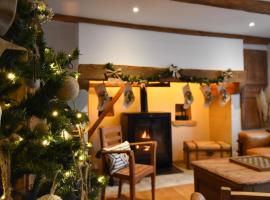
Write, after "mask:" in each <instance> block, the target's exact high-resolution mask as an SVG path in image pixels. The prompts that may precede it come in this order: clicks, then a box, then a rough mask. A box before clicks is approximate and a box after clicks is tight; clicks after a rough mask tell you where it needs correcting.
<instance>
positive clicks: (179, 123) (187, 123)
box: [172, 120, 197, 127]
mask: <svg viewBox="0 0 270 200" xmlns="http://www.w3.org/2000/svg"><path fill="white" fill-rule="evenodd" d="M196 124H197V122H196V121H194V120H175V121H172V125H173V126H175V127H179V126H196Z"/></svg>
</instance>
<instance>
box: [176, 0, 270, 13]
mask: <svg viewBox="0 0 270 200" xmlns="http://www.w3.org/2000/svg"><path fill="white" fill-rule="evenodd" d="M172 1H178V2H184V3H192V4H200V5H205V6H213V7H219V8H227V9H233V10H242V11H246V12H252V13H259V14H266V15H270V2H267V1H259V0H218V1H217V0H172Z"/></svg>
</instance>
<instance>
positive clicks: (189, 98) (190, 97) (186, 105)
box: [183, 84, 193, 109]
mask: <svg viewBox="0 0 270 200" xmlns="http://www.w3.org/2000/svg"><path fill="white" fill-rule="evenodd" d="M183 94H184V99H185V103H184V109H188V108H189V107H190V106H191V104H192V102H193V95H192V93H191V90H190V87H189V84H186V85H185V86H184V87H183Z"/></svg>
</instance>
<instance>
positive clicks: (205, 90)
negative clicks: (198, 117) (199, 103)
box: [200, 85, 215, 106]
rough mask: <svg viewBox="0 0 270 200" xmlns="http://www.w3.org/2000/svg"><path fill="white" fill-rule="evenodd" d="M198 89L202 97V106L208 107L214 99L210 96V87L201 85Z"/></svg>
mask: <svg viewBox="0 0 270 200" xmlns="http://www.w3.org/2000/svg"><path fill="white" fill-rule="evenodd" d="M200 89H201V91H202V93H203V96H204V105H205V106H209V105H210V104H211V103H212V102H213V101H214V99H215V97H214V95H213V94H212V91H211V87H210V86H209V85H203V86H201V88H200Z"/></svg>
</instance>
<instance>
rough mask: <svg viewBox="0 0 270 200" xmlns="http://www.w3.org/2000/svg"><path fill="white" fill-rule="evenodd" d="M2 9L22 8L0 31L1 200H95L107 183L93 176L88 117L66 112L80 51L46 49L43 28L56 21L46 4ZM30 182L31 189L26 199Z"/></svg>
mask: <svg viewBox="0 0 270 200" xmlns="http://www.w3.org/2000/svg"><path fill="white" fill-rule="evenodd" d="M1 4H7V5H8V4H9V5H11V4H14V5H15V6H14V5H13V7H14V8H15V9H16V4H17V9H16V15H15V18H14V20H13V19H12V23H11V26H10V27H8V30H6V31H3V30H2V31H0V168H1V182H2V191H1V195H2V197H1V199H6V200H10V199H27V200H32V199H33V200H35V199H37V198H39V199H49V198H51V199H61V198H62V199H73V200H76V199H80V200H87V199H95V198H96V197H97V195H98V193H99V191H100V189H101V188H102V187H104V185H105V184H106V178H105V177H104V176H102V175H95V174H93V172H92V170H91V157H90V156H89V152H90V151H91V147H92V145H91V144H90V143H88V141H87V138H85V133H86V132H87V121H88V117H87V116H86V114H85V113H83V112H81V111H79V110H76V108H74V107H73V106H69V105H68V104H67V101H68V100H69V101H71V100H74V99H75V98H76V96H77V95H78V92H79V85H78V82H77V80H76V78H77V77H78V74H76V73H70V72H69V71H68V68H70V66H72V61H73V60H75V59H77V58H78V56H79V51H78V50H77V49H75V50H74V51H73V52H71V53H70V54H68V53H64V52H58V53H56V52H54V50H53V49H51V48H49V47H47V46H46V42H45V40H44V35H43V31H42V26H41V24H42V23H45V22H47V21H49V20H50V19H51V18H52V16H53V13H52V10H51V9H49V8H47V6H46V4H45V3H44V2H43V1H42V0H18V1H16V0H12V1H6V0H0V7H1ZM11 7H12V6H11ZM0 18H1V16H0ZM25 176H28V177H32V179H31V180H33V183H32V184H30V186H29V187H28V188H27V189H26V190H23V191H21V190H20V189H18V188H17V185H18V183H19V182H20V180H21V179H22V177H25ZM50 192H51V193H50ZM49 193H50V194H49ZM46 194H47V195H46ZM44 195H45V196H44ZM60 197H61V198H60Z"/></svg>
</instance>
